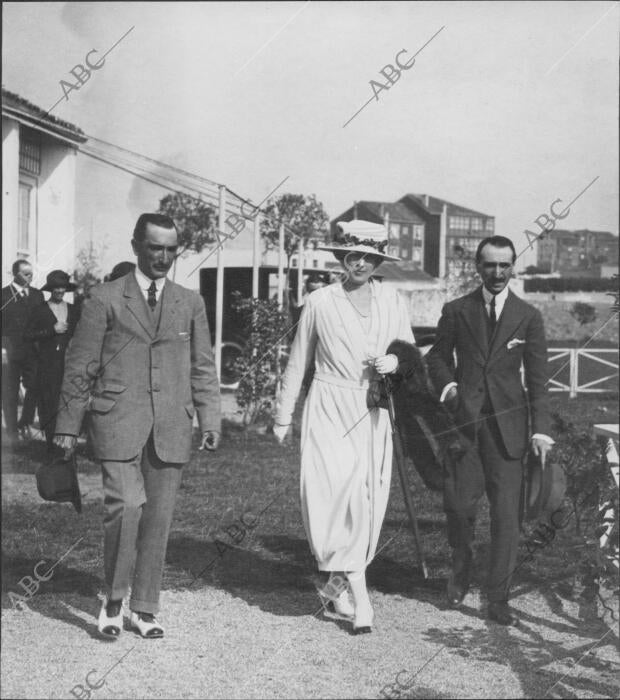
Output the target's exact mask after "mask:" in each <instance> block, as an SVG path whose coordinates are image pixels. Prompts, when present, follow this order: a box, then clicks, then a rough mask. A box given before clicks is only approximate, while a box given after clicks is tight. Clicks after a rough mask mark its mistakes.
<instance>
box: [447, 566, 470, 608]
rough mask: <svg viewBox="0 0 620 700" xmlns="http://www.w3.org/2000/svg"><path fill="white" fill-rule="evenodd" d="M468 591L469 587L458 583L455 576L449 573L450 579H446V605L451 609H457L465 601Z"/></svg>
mask: <svg viewBox="0 0 620 700" xmlns="http://www.w3.org/2000/svg"><path fill="white" fill-rule="evenodd" d="M468 590H469V585H468V584H464V583H462V582H461V583H459V582H458V581H457V580H456V576H455V575H454V573H451V574H450V578H449V579H448V586H447V589H446V593H447V595H448V605H449V606H450V607H451V608H458V607H459V605H460V604H461V603H462V602H463V600H464V599H465V596H466V595H467V591H468Z"/></svg>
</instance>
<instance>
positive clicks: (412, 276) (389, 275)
mask: <svg viewBox="0 0 620 700" xmlns="http://www.w3.org/2000/svg"><path fill="white" fill-rule="evenodd" d="M377 276H378V277H383V279H385V280H387V281H390V282H392V281H393V282H399V281H412V280H413V281H416V282H432V283H436V282H437V280H436V279H435V278H434V277H431V275H429V274H427V273H426V272H424V270H420V269H419V268H417V267H412V266H411V265H410V264H409V265H408V264H407V263H398V262H392V261H386V262H384V263H381V266H380V267H379V269H378V270H377Z"/></svg>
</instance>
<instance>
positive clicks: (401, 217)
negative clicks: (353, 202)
mask: <svg viewBox="0 0 620 700" xmlns="http://www.w3.org/2000/svg"><path fill="white" fill-rule="evenodd" d="M357 207H358V216H359V208H360V207H363V208H365V209H368V211H370V212H371V213H372V214H374V215H375V216H377V217H379V218H380V219H382V218H383V216H384V215H385V214H388V215H389V217H390V221H398V222H402V223H412V224H423V223H424V221H423V220H422V219H421V218H420V217H419V216H418V215H417V214H416V213H415V212H412V211H411V210H410V209H408V208H407V207H406V206H405V205H404V204H401V203H400V202H395V203H391V202H369V201H367V200H365V199H363V200H361V201H359V202H358V203H357Z"/></svg>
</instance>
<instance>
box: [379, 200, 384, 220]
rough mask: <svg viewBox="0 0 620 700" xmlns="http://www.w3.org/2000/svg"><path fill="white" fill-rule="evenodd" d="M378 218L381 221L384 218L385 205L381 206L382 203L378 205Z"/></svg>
mask: <svg viewBox="0 0 620 700" xmlns="http://www.w3.org/2000/svg"><path fill="white" fill-rule="evenodd" d="M379 216H380V217H381V218H382V219H383V218H384V217H385V204H383V202H381V204H379Z"/></svg>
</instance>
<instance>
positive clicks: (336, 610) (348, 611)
mask: <svg viewBox="0 0 620 700" xmlns="http://www.w3.org/2000/svg"><path fill="white" fill-rule="evenodd" d="M319 598H320V599H321V603H322V604H323V614H324V615H325V617H328V618H329V619H330V620H345V621H346V622H350V621H351V620H352V619H353V616H354V615H355V608H354V607H353V603H352V602H351V598H350V597H349V591H348V590H346V589H345V590H344V591H342V592H341V593H340V594H339V595H338V596H336V597H333V596H330V595H329V594H327V593H326V592H325V590H322V591H319Z"/></svg>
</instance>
